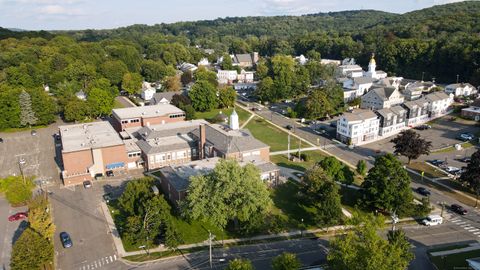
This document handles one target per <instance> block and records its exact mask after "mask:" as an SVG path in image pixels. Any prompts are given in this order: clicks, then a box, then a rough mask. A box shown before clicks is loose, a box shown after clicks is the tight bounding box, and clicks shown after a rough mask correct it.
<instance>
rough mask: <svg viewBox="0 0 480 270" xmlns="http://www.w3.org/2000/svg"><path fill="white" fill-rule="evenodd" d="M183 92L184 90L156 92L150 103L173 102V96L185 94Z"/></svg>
mask: <svg viewBox="0 0 480 270" xmlns="http://www.w3.org/2000/svg"><path fill="white" fill-rule="evenodd" d="M183 94H184V92H182V91H176V92H159V93H155V94H153V97H152V99H151V100H150V105H157V104H170V103H171V102H172V98H173V96H175V95H183Z"/></svg>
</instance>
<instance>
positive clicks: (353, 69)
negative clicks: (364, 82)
mask: <svg viewBox="0 0 480 270" xmlns="http://www.w3.org/2000/svg"><path fill="white" fill-rule="evenodd" d="M336 73H337V77H349V78H356V77H362V76H363V69H362V67H361V66H359V65H356V64H353V65H351V64H348V65H340V66H338V67H337V69H336Z"/></svg>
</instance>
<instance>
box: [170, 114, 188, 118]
mask: <svg viewBox="0 0 480 270" xmlns="http://www.w3.org/2000/svg"><path fill="white" fill-rule="evenodd" d="M168 117H170V118H179V117H185V114H184V113H176V114H170V115H169V116H168Z"/></svg>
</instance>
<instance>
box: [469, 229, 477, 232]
mask: <svg viewBox="0 0 480 270" xmlns="http://www.w3.org/2000/svg"><path fill="white" fill-rule="evenodd" d="M468 231H469V232H476V231H480V229H472V230H468Z"/></svg>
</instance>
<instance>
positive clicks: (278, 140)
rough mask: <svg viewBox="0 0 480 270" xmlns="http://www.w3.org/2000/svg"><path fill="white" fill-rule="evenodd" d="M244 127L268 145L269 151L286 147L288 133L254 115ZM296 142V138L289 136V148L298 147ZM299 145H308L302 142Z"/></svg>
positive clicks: (281, 149) (282, 149)
mask: <svg viewBox="0 0 480 270" xmlns="http://www.w3.org/2000/svg"><path fill="white" fill-rule="evenodd" d="M246 128H247V129H248V130H250V132H251V133H252V134H253V136H254V137H255V138H256V139H258V140H260V141H262V142H264V143H266V144H268V145H270V152H275V151H284V150H287V149H288V146H287V145H288V134H287V133H286V132H285V131H283V130H280V129H278V128H277V127H275V126H273V125H271V124H269V123H267V122H266V121H265V120H263V119H261V118H258V117H255V118H254V119H252V120H251V121H250V122H249V123H248V124H247V126H246ZM298 142H299V140H298V139H297V138H295V137H294V136H290V149H295V148H298V146H299V143H298ZM301 147H309V145H307V144H306V143H303V146H301Z"/></svg>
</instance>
